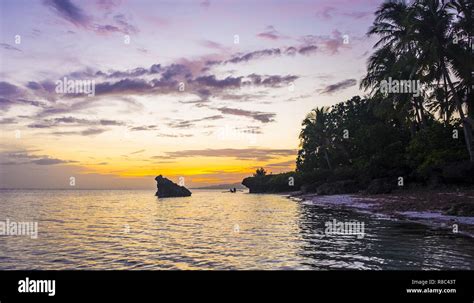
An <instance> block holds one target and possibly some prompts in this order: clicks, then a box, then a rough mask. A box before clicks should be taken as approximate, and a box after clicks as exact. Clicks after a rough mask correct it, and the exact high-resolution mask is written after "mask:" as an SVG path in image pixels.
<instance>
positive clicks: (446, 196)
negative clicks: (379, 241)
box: [282, 189, 474, 238]
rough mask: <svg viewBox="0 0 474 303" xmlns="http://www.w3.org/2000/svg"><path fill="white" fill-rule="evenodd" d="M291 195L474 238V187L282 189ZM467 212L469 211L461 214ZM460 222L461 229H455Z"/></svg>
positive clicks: (305, 200)
mask: <svg viewBox="0 0 474 303" xmlns="http://www.w3.org/2000/svg"><path fill="white" fill-rule="evenodd" d="M282 195H284V196H287V197H288V198H289V199H292V200H294V201H299V202H306V203H307V202H310V203H314V204H315V205H321V206H330V207H344V208H350V209H352V210H354V211H357V212H362V213H367V214H371V215H375V216H377V217H380V218H384V219H389V220H395V221H409V222H414V223H419V224H422V225H425V226H429V227H432V228H440V229H444V230H449V231H451V232H453V235H463V236H468V237H471V238H474V215H473V214H472V210H473V208H474V190H471V189H469V190H464V191H448V190H446V191H442V190H417V191H395V192H393V193H391V194H380V195H368V194H360V193H357V194H343V195H317V194H313V193H311V194H304V193H302V192H293V193H282ZM460 214H465V215H460ZM455 225H457V232H454V230H455Z"/></svg>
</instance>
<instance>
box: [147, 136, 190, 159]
mask: <svg viewBox="0 0 474 303" xmlns="http://www.w3.org/2000/svg"><path fill="white" fill-rule="evenodd" d="M156 136H157V137H164V138H190V137H193V136H194V135H192V134H168V133H159V134H157V135H156ZM152 158H154V157H152Z"/></svg>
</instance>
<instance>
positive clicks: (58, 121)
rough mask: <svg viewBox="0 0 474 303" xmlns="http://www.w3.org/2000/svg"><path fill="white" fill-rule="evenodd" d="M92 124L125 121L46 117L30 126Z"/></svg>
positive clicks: (115, 124)
mask: <svg viewBox="0 0 474 303" xmlns="http://www.w3.org/2000/svg"><path fill="white" fill-rule="evenodd" d="M65 125H66V126H92V125H96V126H98V125H101V126H121V125H125V123H124V122H121V121H116V120H109V119H99V120H91V119H83V118H76V117H60V118H54V119H45V120H43V121H41V122H35V123H32V124H29V125H28V127H29V128H53V127H57V126H65Z"/></svg>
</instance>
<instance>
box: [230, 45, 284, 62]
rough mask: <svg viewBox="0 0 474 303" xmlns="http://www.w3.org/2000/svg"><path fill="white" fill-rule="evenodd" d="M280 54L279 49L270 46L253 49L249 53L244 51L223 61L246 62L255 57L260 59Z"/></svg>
mask: <svg viewBox="0 0 474 303" xmlns="http://www.w3.org/2000/svg"><path fill="white" fill-rule="evenodd" d="M280 55H281V50H280V49H279V48H272V49H263V50H258V51H253V52H250V53H246V54H243V55H240V56H235V57H233V58H231V59H229V60H227V61H225V63H241V62H248V61H251V60H255V59H261V58H264V57H274V56H280Z"/></svg>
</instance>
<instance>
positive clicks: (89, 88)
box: [56, 77, 95, 97]
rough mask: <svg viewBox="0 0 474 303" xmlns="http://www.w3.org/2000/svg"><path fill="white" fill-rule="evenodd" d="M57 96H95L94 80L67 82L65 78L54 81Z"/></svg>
mask: <svg viewBox="0 0 474 303" xmlns="http://www.w3.org/2000/svg"><path fill="white" fill-rule="evenodd" d="M56 93H57V94H76V95H81V94H84V95H87V96H89V97H92V96H95V80H70V79H69V80H68V78H67V77H64V78H63V79H60V80H57V81H56Z"/></svg>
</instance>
